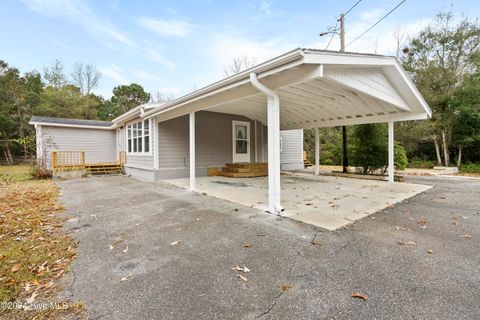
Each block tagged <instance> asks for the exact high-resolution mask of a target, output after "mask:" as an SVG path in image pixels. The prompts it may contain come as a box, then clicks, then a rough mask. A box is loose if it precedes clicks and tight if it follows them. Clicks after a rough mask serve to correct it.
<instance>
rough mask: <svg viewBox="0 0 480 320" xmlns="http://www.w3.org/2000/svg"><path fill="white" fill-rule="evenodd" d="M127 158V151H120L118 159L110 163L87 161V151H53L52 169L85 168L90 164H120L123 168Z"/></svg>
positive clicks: (55, 171) (58, 170) (56, 171)
mask: <svg viewBox="0 0 480 320" xmlns="http://www.w3.org/2000/svg"><path fill="white" fill-rule="evenodd" d="M126 159H127V155H126V152H125V151H120V152H119V153H118V160H117V161H116V162H109V163H86V162H85V151H53V152H52V170H53V172H54V173H58V172H63V171H74V170H85V169H86V167H88V166H102V165H104V166H105V165H110V166H111V165H115V164H116V165H118V166H120V167H121V168H122V169H123V166H124V165H125V162H126Z"/></svg>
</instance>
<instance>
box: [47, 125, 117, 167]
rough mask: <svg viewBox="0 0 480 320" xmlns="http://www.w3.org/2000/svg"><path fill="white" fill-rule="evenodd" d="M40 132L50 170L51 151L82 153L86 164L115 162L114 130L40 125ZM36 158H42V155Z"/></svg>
mask: <svg viewBox="0 0 480 320" xmlns="http://www.w3.org/2000/svg"><path fill="white" fill-rule="evenodd" d="M40 131H41V137H40V139H41V142H42V148H43V150H44V151H43V153H44V155H45V157H46V163H47V166H48V167H49V168H51V163H52V152H53V151H84V152H85V162H86V163H101V162H115V161H116V160H117V154H116V150H115V149H116V148H115V143H116V137H115V131H114V130H105V129H86V128H68V127H52V126H46V125H42V126H41V130H40ZM38 138H39V137H37V139H38ZM38 156H39V157H40V158H41V157H42V155H38Z"/></svg>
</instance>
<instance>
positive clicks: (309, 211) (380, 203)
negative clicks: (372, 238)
mask: <svg viewBox="0 0 480 320" xmlns="http://www.w3.org/2000/svg"><path fill="white" fill-rule="evenodd" d="M162 181H163V182H167V183H170V184H173V185H175V186H178V187H181V188H188V187H189V183H190V181H189V179H188V178H182V179H169V180H162ZM196 187H197V189H198V190H199V191H200V192H204V193H206V194H207V195H208V196H212V197H215V198H220V199H223V200H227V201H231V202H235V203H238V204H240V205H244V206H248V207H252V208H257V209H259V210H267V209H268V177H257V178H235V179H231V178H228V177H221V176H216V177H197V179H196ZM429 188H431V187H430V186H425V185H418V184H409V183H385V182H384V181H374V180H358V179H350V178H340V177H331V176H312V175H311V174H300V173H295V174H292V173H283V174H282V176H281V190H282V205H283V207H284V208H285V210H284V211H283V212H282V214H281V215H282V216H283V217H287V218H290V219H293V220H297V221H300V222H303V223H308V224H312V225H315V226H317V227H321V228H324V229H327V230H336V229H340V228H342V227H345V226H346V225H348V224H350V223H352V222H354V221H356V220H359V219H362V218H364V217H366V216H368V215H370V214H372V213H374V212H376V211H378V210H382V209H384V208H386V207H388V206H390V205H392V204H395V203H397V202H401V201H403V200H405V199H407V198H410V197H412V196H414V195H416V194H418V193H420V192H423V191H425V190H428V189H429Z"/></svg>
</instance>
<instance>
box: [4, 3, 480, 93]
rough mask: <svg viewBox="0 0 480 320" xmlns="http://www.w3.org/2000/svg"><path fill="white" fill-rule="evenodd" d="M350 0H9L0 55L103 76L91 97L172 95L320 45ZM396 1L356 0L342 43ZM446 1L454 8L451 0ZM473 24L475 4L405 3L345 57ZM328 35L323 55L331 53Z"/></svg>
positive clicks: (390, 50)
mask: <svg viewBox="0 0 480 320" xmlns="http://www.w3.org/2000/svg"><path fill="white" fill-rule="evenodd" d="M356 2H357V0H346V1H338V0H336V1H335V0H332V1H330V0H329V1H327V0H323V1H320V0H317V1H311V0H296V1H291V0H284V1H279V0H277V1H274V0H271V1H267V0H263V1H248V0H247V1H227V0H225V1H213V0H211V1H210V0H195V1H193V0H190V1H187V0H185V1H180V0H172V1H108V0H105V1H93V0H23V1H12V0H10V1H9V0H7V1H5V2H3V3H2V7H1V9H0V37H1V39H2V41H1V43H0V59H2V60H5V61H7V62H8V63H9V64H10V65H12V66H15V67H17V68H19V69H20V70H21V71H22V72H26V71H30V70H32V69H36V70H38V71H43V66H46V65H48V64H50V63H51V62H52V61H54V60H55V59H57V58H58V59H60V60H61V61H62V62H63V63H64V65H65V68H66V71H67V72H70V69H71V66H72V65H73V64H74V63H75V62H76V61H81V62H84V63H92V64H94V65H96V66H97V68H98V69H99V70H100V71H101V72H102V79H101V83H100V87H99V88H98V89H97V90H96V92H97V93H99V94H101V95H103V96H104V97H106V98H109V97H110V96H111V91H112V88H113V87H114V86H116V85H119V84H129V83H131V82H136V83H139V84H141V85H142V86H143V87H144V88H145V89H146V90H147V91H149V92H156V91H160V92H161V93H163V94H167V95H170V94H172V95H174V96H176V97H178V96H180V95H183V94H185V93H188V92H190V91H192V90H194V89H196V88H197V89H198V88H200V87H202V86H205V85H207V84H209V83H211V82H213V81H216V80H219V79H221V78H223V77H224V71H223V67H224V66H225V65H226V64H228V63H229V62H230V61H231V60H232V57H234V56H236V55H240V54H243V55H246V56H249V57H252V58H255V59H256V61H257V62H262V61H263V60H266V59H268V58H271V57H274V56H276V55H279V54H282V53H284V52H287V51H290V50H292V49H294V48H297V47H307V48H318V49H325V48H326V45H327V43H328V40H329V37H322V38H320V37H319V36H318V34H319V32H321V31H325V30H327V28H328V27H329V26H334V25H335V23H336V18H338V16H339V14H340V13H341V12H345V11H346V10H348V9H349V8H350V7H351V6H352V5H353V4H355V3H356ZM399 2H400V0H382V1H380V0H378V1H377V0H363V1H361V2H360V3H359V4H358V5H357V6H356V7H355V8H354V9H353V10H352V11H351V12H350V13H349V14H348V15H347V17H346V39H347V40H346V42H347V44H348V43H349V42H350V41H352V40H353V39H355V37H356V36H357V35H359V34H361V33H362V32H363V31H365V30H366V29H368V28H369V27H370V26H371V25H373V24H374V23H375V22H377V21H378V19H379V18H381V17H382V16H383V15H384V14H385V13H387V12H388V11H389V10H391V9H392V8H393V7H395V5H397V4H398V3H399ZM452 3H453V4H452ZM450 8H452V10H453V11H454V12H455V13H456V14H457V16H458V17H460V16H461V15H462V14H466V15H468V16H469V17H470V18H477V17H478V15H479V12H480V2H477V1H471V0H465V1H452V0H407V1H406V2H405V3H404V4H403V5H402V6H400V7H399V8H398V9H397V10H396V11H395V12H393V13H392V14H391V15H390V16H389V17H387V18H386V19H385V20H384V21H382V22H381V23H380V24H379V25H378V26H377V27H376V28H374V29H373V30H372V31H370V32H369V33H367V34H366V35H365V36H363V37H362V38H360V39H359V40H358V41H356V42H354V43H353V44H351V45H350V46H348V47H347V51H355V52H369V53H375V52H376V53H379V54H389V55H394V54H395V49H396V45H395V41H394V37H393V33H394V31H395V29H396V28H397V26H401V27H402V28H403V29H404V30H406V32H408V33H409V34H410V35H414V34H415V32H417V31H418V30H419V29H421V27H422V26H424V25H425V24H426V23H428V22H429V21H431V19H432V17H434V16H435V14H436V13H437V12H438V11H440V10H449V9H450ZM338 47H339V41H338V39H337V38H335V39H333V41H332V43H331V44H330V47H329V49H333V50H337V49H338Z"/></svg>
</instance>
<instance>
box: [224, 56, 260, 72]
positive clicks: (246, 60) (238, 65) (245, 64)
mask: <svg viewBox="0 0 480 320" xmlns="http://www.w3.org/2000/svg"><path fill="white" fill-rule="evenodd" d="M255 64H256V59H255V58H250V57H248V56H245V55H243V54H241V55H238V56H235V57H233V59H232V62H230V63H229V64H227V65H226V66H224V67H223V71H224V72H225V77H230V76H232V75H234V74H237V73H239V72H241V71H243V70H246V69H248V68H251V67H253V66H254V65H255Z"/></svg>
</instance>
